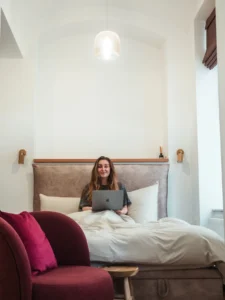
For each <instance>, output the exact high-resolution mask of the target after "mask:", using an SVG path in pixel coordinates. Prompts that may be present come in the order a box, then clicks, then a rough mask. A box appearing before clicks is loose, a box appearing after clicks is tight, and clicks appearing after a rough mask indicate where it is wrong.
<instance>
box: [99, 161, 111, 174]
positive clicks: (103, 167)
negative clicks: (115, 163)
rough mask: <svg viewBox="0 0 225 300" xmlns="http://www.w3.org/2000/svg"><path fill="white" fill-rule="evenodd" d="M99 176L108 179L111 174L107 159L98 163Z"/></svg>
mask: <svg viewBox="0 0 225 300" xmlns="http://www.w3.org/2000/svg"><path fill="white" fill-rule="evenodd" d="M97 168H98V175H99V176H100V177H101V178H107V177H108V176H109V174H110V166H109V162H108V161H107V160H105V159H102V160H100V161H99V162H98V166H97Z"/></svg>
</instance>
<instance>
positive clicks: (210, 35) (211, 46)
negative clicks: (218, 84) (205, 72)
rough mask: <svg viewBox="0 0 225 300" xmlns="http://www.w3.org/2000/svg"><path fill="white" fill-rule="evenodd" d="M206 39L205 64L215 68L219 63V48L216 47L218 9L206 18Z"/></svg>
mask: <svg viewBox="0 0 225 300" xmlns="http://www.w3.org/2000/svg"><path fill="white" fill-rule="evenodd" d="M205 29H206V31H207V32H206V40H207V49H206V52H205V56H204V58H203V61H202V62H203V64H204V65H205V66H206V67H207V68H209V69H210V70H211V69H213V68H214V67H215V66H216V65H217V48H216V10H215V8H214V10H213V11H212V13H211V14H210V16H209V17H208V19H207V20H206V26H205Z"/></svg>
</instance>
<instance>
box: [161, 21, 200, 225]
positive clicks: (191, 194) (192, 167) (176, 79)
mask: <svg viewBox="0 0 225 300" xmlns="http://www.w3.org/2000/svg"><path fill="white" fill-rule="evenodd" d="M193 28H194V27H193V23H192V22H190V26H189V28H188V30H186V31H182V30H179V29H177V30H174V31H173V32H172V34H171V37H170V39H168V41H167V45H166V55H167V71H166V72H167V106H168V153H169V158H170V176H169V199H168V201H169V203H168V205H169V207H168V209H169V215H170V216H173V217H177V218H181V219H184V220H186V221H188V222H191V223H193V224H199V206H198V168H197V165H198V153H197V132H196V130H197V128H196V98H195V80H194V67H195V66H194V41H193V33H194V30H193ZM179 148H181V149H183V150H184V161H183V163H180V164H179V163H177V155H176V152H177V150H178V149H179Z"/></svg>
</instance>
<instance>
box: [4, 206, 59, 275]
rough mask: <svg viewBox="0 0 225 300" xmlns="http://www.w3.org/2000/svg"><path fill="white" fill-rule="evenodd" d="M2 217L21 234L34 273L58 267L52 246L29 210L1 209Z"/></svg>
mask: <svg viewBox="0 0 225 300" xmlns="http://www.w3.org/2000/svg"><path fill="white" fill-rule="evenodd" d="M0 217H2V218H3V219H4V220H5V221H7V222H8V223H9V224H10V225H11V226H12V227H13V228H14V229H15V231H16V232H17V233H18V235H19V236H20V238H21V240H22V242H23V244H24V246H25V248H26V251H27V255H28V257H29V260H30V265H31V270H32V272H33V273H34V274H38V273H40V272H44V271H46V270H48V269H52V268H55V267H57V261H56V258H55V255H54V253H53V250H52V247H51V245H50V243H49V241H48V239H47V237H46V235H45V233H44V232H43V230H42V229H41V227H40V225H39V224H38V222H37V221H36V220H35V218H34V217H33V216H32V215H31V214H30V213H28V212H26V211H24V212H22V213H20V214H12V213H6V212H2V211H0Z"/></svg>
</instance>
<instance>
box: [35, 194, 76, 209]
mask: <svg viewBox="0 0 225 300" xmlns="http://www.w3.org/2000/svg"><path fill="white" fill-rule="evenodd" d="M40 201H41V210H50V211H56V212H61V213H64V214H69V213H73V212H77V211H79V203H80V198H79V197H54V196H46V195H43V194H40Z"/></svg>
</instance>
